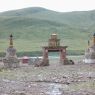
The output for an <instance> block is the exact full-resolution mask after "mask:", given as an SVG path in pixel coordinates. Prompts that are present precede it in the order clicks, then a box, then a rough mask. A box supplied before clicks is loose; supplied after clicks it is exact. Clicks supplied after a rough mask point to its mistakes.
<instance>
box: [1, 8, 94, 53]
mask: <svg viewBox="0 0 95 95" xmlns="http://www.w3.org/2000/svg"><path fill="white" fill-rule="evenodd" d="M94 19H95V11H94V10H93V11H87V12H70V13H59V12H55V11H51V10H47V9H43V8H26V9H21V10H15V11H8V12H4V13H0V53H1V52H4V51H5V49H6V48H7V47H8V43H9V41H8V40H9V35H10V34H13V36H14V46H15V47H16V49H17V51H18V52H22V53H23V52H34V51H35V52H36V51H41V50H42V46H45V45H47V43H48V39H49V38H50V35H51V34H52V33H56V34H58V38H60V39H61V45H67V46H68V52H69V53H70V52H71V53H74V54H75V53H79V52H80V53H81V52H82V53H83V51H84V50H85V49H86V48H87V42H88V40H90V41H91V36H92V34H93V32H94V31H95V27H94V26H95V22H94V21H95V20H94Z"/></svg>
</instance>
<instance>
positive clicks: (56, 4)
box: [0, 0, 95, 12]
mask: <svg viewBox="0 0 95 95" xmlns="http://www.w3.org/2000/svg"><path fill="white" fill-rule="evenodd" d="M28 7H44V8H47V9H51V10H54V11H59V12H70V11H87V10H93V9H95V0H0V12H3V11H8V10H15V9H21V8H28Z"/></svg>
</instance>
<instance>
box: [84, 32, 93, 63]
mask: <svg viewBox="0 0 95 95" xmlns="http://www.w3.org/2000/svg"><path fill="white" fill-rule="evenodd" d="M92 40H93V42H92V45H91V46H90V45H89V43H88V46H89V47H88V49H87V50H86V51H85V59H84V62H85V63H95V33H94V34H93V37H92Z"/></svg>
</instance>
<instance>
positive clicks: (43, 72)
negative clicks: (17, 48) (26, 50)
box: [0, 60, 95, 95]
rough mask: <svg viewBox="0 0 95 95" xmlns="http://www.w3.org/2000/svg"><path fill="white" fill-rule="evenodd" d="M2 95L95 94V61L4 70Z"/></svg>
mask: <svg viewBox="0 0 95 95" xmlns="http://www.w3.org/2000/svg"><path fill="white" fill-rule="evenodd" d="M0 95H95V64H76V65H61V64H59V63H58V61H56V60H54V61H52V62H51V63H50V66H48V67H34V66H33V65H22V66H21V67H20V68H17V69H11V70H9V69H7V70H4V69H1V70H0Z"/></svg>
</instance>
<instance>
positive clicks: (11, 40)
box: [9, 34, 13, 47]
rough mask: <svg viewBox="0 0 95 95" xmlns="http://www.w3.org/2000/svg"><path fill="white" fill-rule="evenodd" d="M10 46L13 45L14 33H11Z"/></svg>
mask: <svg viewBox="0 0 95 95" xmlns="http://www.w3.org/2000/svg"><path fill="white" fill-rule="evenodd" d="M9 47H13V35H12V34H11V35H10V45H9Z"/></svg>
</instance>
